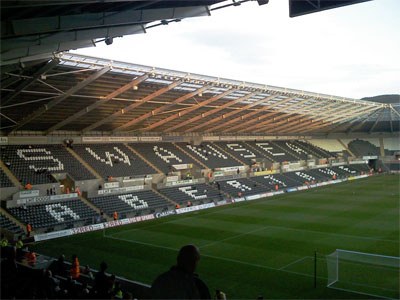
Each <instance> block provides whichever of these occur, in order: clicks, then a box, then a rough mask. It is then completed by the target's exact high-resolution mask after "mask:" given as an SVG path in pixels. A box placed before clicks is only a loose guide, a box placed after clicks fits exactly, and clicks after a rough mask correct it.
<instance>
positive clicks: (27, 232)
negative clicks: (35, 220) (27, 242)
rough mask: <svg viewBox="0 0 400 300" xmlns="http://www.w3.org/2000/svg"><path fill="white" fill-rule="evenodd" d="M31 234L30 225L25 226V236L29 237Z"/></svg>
mask: <svg viewBox="0 0 400 300" xmlns="http://www.w3.org/2000/svg"><path fill="white" fill-rule="evenodd" d="M31 232H32V225H31V224H29V223H28V224H26V236H27V237H30V236H31Z"/></svg>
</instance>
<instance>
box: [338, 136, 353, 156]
mask: <svg viewBox="0 0 400 300" xmlns="http://www.w3.org/2000/svg"><path fill="white" fill-rule="evenodd" d="M337 141H338V142H339V143H340V145H342V146H343V148H344V149H346V151H347V152H348V153H350V155H351V156H352V157H356V156H355V155H354V153H353V152H351V150H350V149H349V147H348V146H347V145H346V144H345V143H343V141H342V140H341V139H337Z"/></svg>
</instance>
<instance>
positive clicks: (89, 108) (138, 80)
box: [46, 75, 148, 134]
mask: <svg viewBox="0 0 400 300" xmlns="http://www.w3.org/2000/svg"><path fill="white" fill-rule="evenodd" d="M147 78H148V75H142V76H140V77H137V78H135V79H134V80H132V81H131V82H129V83H127V84H125V85H123V86H121V87H120V88H118V89H116V90H114V91H113V92H111V93H110V94H108V95H107V96H105V97H104V98H102V99H100V100H98V101H96V102H94V103H93V104H91V105H89V106H87V107H85V108H83V109H81V110H80V111H78V112H77V113H75V114H73V115H72V116H69V117H68V118H66V119H64V120H62V121H61V122H59V123H57V124H56V125H54V126H52V127H51V128H49V129H48V130H47V131H46V134H49V133H51V132H53V131H54V130H57V129H59V128H61V127H63V126H65V125H66V124H69V123H71V122H72V121H74V120H76V119H78V118H80V117H82V116H83V115H85V114H87V113H89V112H91V111H92V110H94V109H96V108H97V107H99V106H100V105H102V104H104V103H106V102H107V101H109V100H111V99H113V98H114V97H117V96H118V95H120V94H122V93H124V92H126V91H127V90H129V89H131V88H133V87H134V86H137V85H139V84H140V83H141V82H142V81H144V80H146V79H147Z"/></svg>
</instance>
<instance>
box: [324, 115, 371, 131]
mask: <svg viewBox="0 0 400 300" xmlns="http://www.w3.org/2000/svg"><path fill="white" fill-rule="evenodd" d="M375 113H376V111H372V112H371V113H369V114H368V115H366V116H365V117H364V120H363V121H362V122H361V123H359V124H357V125H356V126H354V127H352V126H353V124H354V123H355V122H357V121H359V119H354V120H352V121H351V122H350V123H349V126H347V127H346V130H345V132H346V133H350V132H353V131H354V130H356V129H357V128H359V127H361V126H362V125H363V124H364V123H365V122H367V121H368V118H369V117H371V116H372V115H373V114H375ZM342 125H343V124H340V123H339V124H338V126H335V128H337V127H340V126H342ZM331 132H332V130H331V131H330V132H329V133H331Z"/></svg>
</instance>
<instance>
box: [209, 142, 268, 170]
mask: <svg viewBox="0 0 400 300" xmlns="http://www.w3.org/2000/svg"><path fill="white" fill-rule="evenodd" d="M214 144H216V145H218V146H219V147H220V148H222V149H224V150H225V151H226V152H228V153H230V154H231V155H232V156H234V157H236V158H237V159H238V160H240V161H241V162H243V163H244V164H246V165H250V164H251V163H252V161H251V160H252V159H255V158H259V157H263V156H262V155H261V154H260V153H258V152H257V151H254V150H253V149H251V148H250V147H249V146H248V145H246V144H245V143H243V142H215V143H214Z"/></svg>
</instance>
